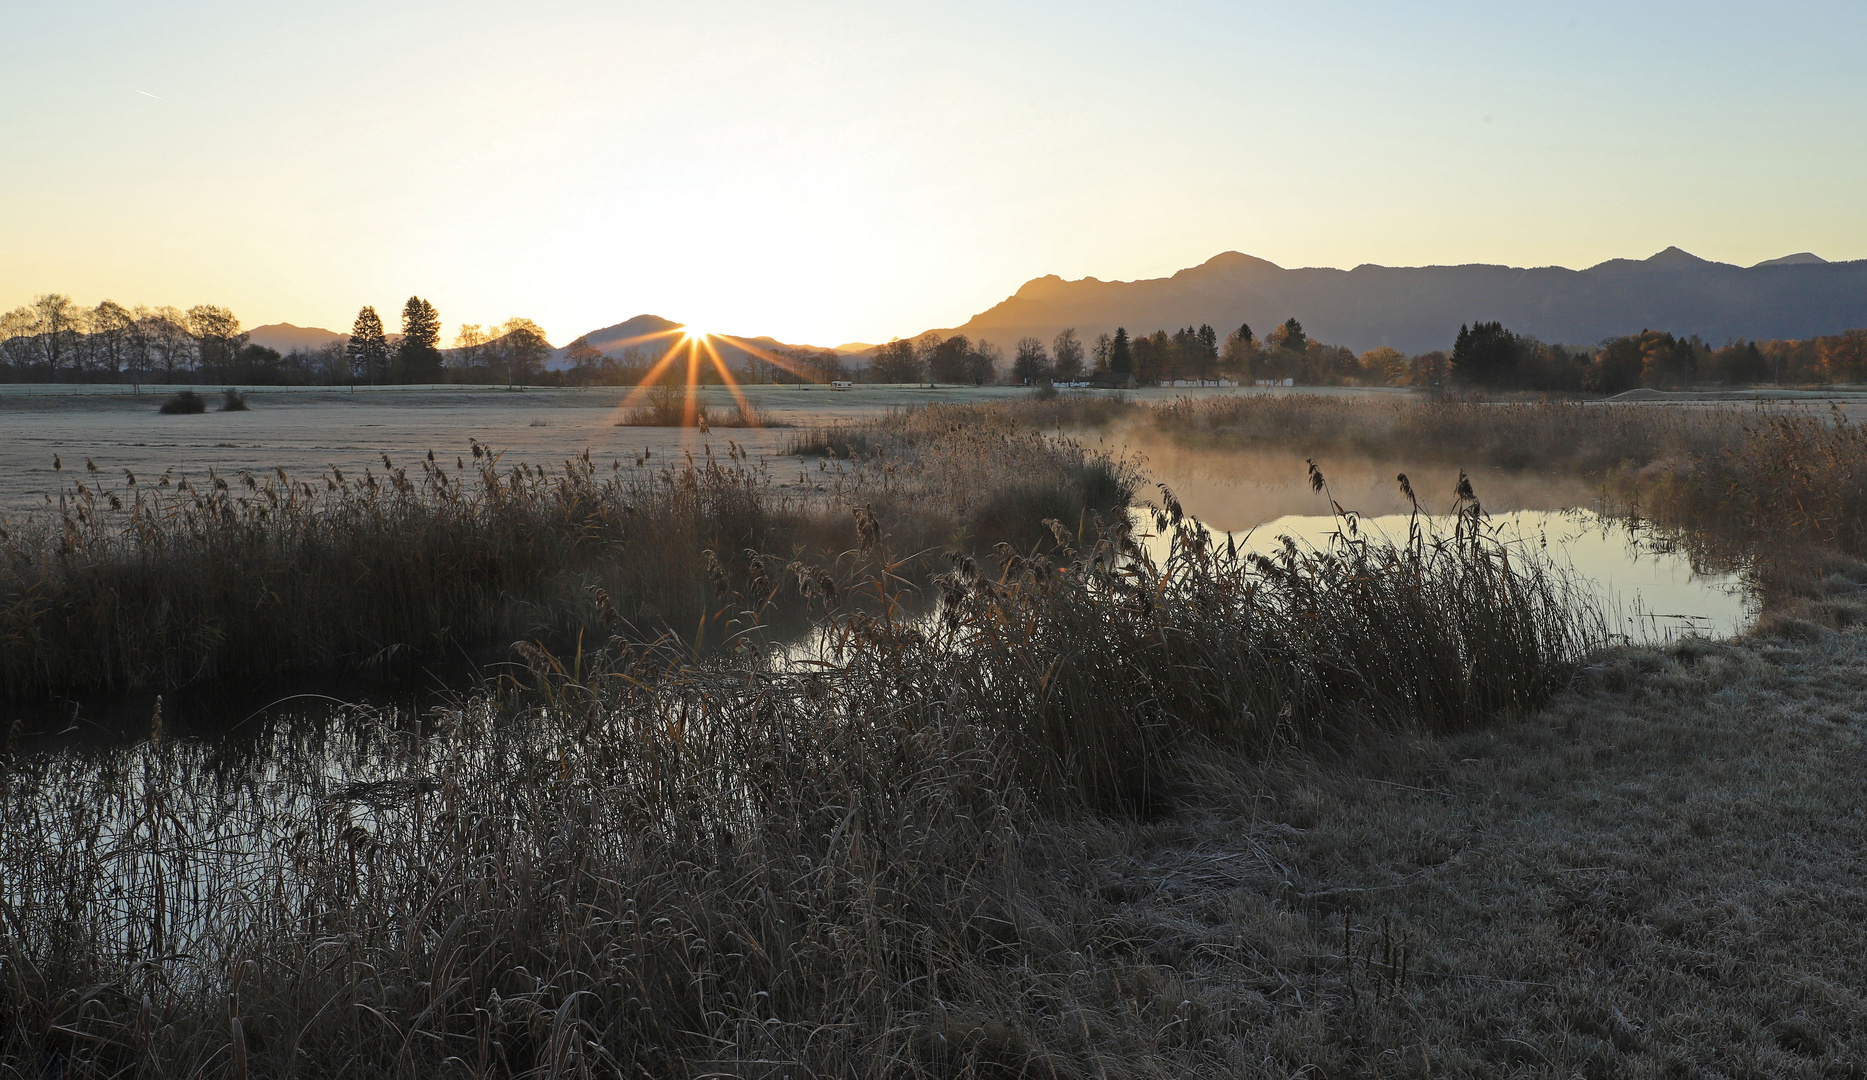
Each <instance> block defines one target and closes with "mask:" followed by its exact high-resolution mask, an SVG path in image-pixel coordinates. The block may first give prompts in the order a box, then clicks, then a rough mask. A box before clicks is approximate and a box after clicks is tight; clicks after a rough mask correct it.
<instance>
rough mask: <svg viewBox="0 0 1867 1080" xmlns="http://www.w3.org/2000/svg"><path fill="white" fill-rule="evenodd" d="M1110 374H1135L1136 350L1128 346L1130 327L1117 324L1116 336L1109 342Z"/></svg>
mask: <svg viewBox="0 0 1867 1080" xmlns="http://www.w3.org/2000/svg"><path fill="white" fill-rule="evenodd" d="M1109 374H1111V375H1133V374H1134V350H1132V349H1130V348H1129V347H1128V328H1127V327H1125V326H1117V327H1116V328H1115V337H1114V339H1113V340H1111V341H1110V342H1109Z"/></svg>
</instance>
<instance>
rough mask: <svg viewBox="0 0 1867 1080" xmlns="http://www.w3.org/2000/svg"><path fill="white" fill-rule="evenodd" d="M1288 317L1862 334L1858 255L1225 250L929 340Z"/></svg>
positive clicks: (1024, 304)
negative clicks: (1452, 261)
mask: <svg viewBox="0 0 1867 1080" xmlns="http://www.w3.org/2000/svg"><path fill="white" fill-rule="evenodd" d="M1293 316H1294V317H1295V318H1297V319H1299V320H1301V321H1302V323H1303V326H1304V328H1305V329H1306V330H1308V331H1309V333H1310V336H1311V337H1313V338H1316V339H1318V340H1321V341H1325V342H1329V343H1331V344H1341V345H1347V346H1348V347H1350V348H1352V349H1355V350H1357V351H1361V350H1364V349H1371V348H1374V347H1375V346H1377V345H1392V346H1394V347H1395V348H1398V349H1402V350H1405V351H1407V352H1425V351H1428V350H1431V349H1447V348H1450V347H1451V346H1452V340H1453V338H1454V337H1455V336H1456V335H1457V333H1458V328H1459V325H1460V324H1461V323H1470V322H1473V321H1478V320H1487V321H1488V320H1493V319H1495V320H1498V321H1500V322H1502V323H1504V325H1506V326H1508V327H1510V328H1511V329H1513V330H1516V331H1518V332H1520V333H1526V334H1530V335H1532V336H1534V337H1537V338H1540V339H1542V340H1544V341H1550V342H1563V343H1568V344H1592V343H1594V342H1598V341H1601V340H1602V339H1604V338H1609V337H1615V336H1619V335H1621V334H1629V333H1635V332H1638V331H1640V330H1643V329H1648V328H1652V329H1662V330H1671V331H1673V332H1675V333H1679V334H1698V335H1699V336H1701V337H1703V338H1704V339H1705V340H1707V341H1709V342H1712V343H1714V344H1717V343H1722V342H1723V341H1725V340H1726V339H1729V338H1733V337H1752V338H1802V337H1810V336H1813V335H1817V334H1831V333H1837V332H1839V331H1842V330H1847V329H1852V328H1855V327H1864V326H1867V260H1857V261H1852V262H1827V261H1824V260H1823V259H1821V258H1819V257H1818V256H1815V255H1813V254H1811V253H1808V252H1801V253H1798V254H1795V255H1789V256H1785V257H1784V258H1781V259H1772V260H1770V261H1769V262H1764V263H1759V264H1757V265H1756V266H1751V267H1741V266H1733V265H1730V264H1728V263H1717V262H1711V261H1708V260H1705V259H1701V258H1698V257H1697V256H1695V255H1691V254H1689V253H1687V252H1684V251H1681V250H1679V249H1678V248H1667V249H1666V250H1665V251H1662V252H1660V253H1659V254H1657V255H1654V256H1652V257H1651V258H1648V259H1611V260H1609V261H1607V262H1604V263H1601V264H1599V265H1596V266H1591V267H1589V268H1588V269H1586V270H1570V269H1566V268H1564V267H1559V266H1546V267H1537V268H1534V269H1525V268H1518V267H1509V266H1491V265H1484V264H1473V265H1467V266H1421V267H1391V266H1375V265H1372V264H1364V265H1361V266H1357V267H1355V268H1354V269H1353V270H1335V269H1328V268H1320V267H1306V268H1302V269H1295V270H1289V269H1285V268H1283V267H1281V266H1278V265H1277V264H1275V263H1272V262H1268V261H1266V260H1264V259H1259V258H1254V257H1252V256H1250V255H1244V254H1240V253H1239V252H1236V251H1228V252H1226V253H1224V254H1223V255H1219V256H1216V257H1214V258H1212V259H1210V260H1208V261H1207V262H1205V263H1203V264H1201V265H1199V266H1195V267H1191V268H1189V269H1186V270H1182V271H1180V272H1179V273H1177V274H1174V275H1173V276H1172V277H1167V278H1153V279H1148V280H1141V281H1099V280H1097V279H1096V278H1092V277H1091V278H1083V279H1081V280H1080V281H1065V280H1064V279H1062V278H1060V277H1057V276H1056V275H1050V276H1048V277H1041V278H1036V279H1034V280H1032V281H1029V282H1026V283H1025V285H1024V287H1023V288H1020V289H1019V290H1018V291H1017V292H1016V293H1015V294H1014V295H1012V296H1011V297H1009V298H1007V299H1006V300H1005V301H1004V302H1002V303H1000V304H998V305H996V306H994V307H992V308H991V309H990V310H987V311H984V312H981V313H980V314H978V315H975V316H973V317H972V318H971V319H970V320H968V321H967V322H966V323H965V324H964V325H961V326H958V327H954V328H952V329H948V330H940V331H936V332H937V333H941V334H951V333H963V334H966V335H967V336H969V337H974V338H983V339H985V340H988V341H992V342H995V343H996V344H998V345H1000V346H1001V347H1004V348H1005V349H1006V350H1007V351H1009V350H1010V349H1011V347H1012V346H1013V344H1014V343H1015V342H1016V341H1017V339H1018V338H1021V337H1025V336H1035V337H1039V338H1042V339H1044V340H1045V341H1049V340H1050V339H1051V337H1052V336H1054V335H1055V334H1056V333H1057V331H1059V330H1061V329H1063V328H1064V327H1069V326H1073V327H1075V328H1076V330H1077V333H1078V334H1079V335H1081V336H1082V337H1083V339H1084V340H1085V341H1093V340H1094V339H1095V336H1096V335H1097V334H1099V333H1112V332H1113V331H1114V330H1115V328H1116V327H1117V326H1126V327H1127V328H1128V330H1129V332H1130V333H1136V332H1140V333H1148V332H1151V331H1153V330H1156V329H1173V328H1176V327H1181V326H1196V325H1199V324H1201V323H1210V324H1212V325H1213V326H1214V327H1216V328H1217V329H1218V330H1219V331H1220V332H1221V333H1225V332H1228V331H1231V330H1233V329H1236V328H1237V327H1238V325H1239V324H1240V323H1249V324H1250V325H1251V328H1252V329H1253V331H1255V332H1256V333H1257V334H1258V335H1259V336H1260V337H1262V336H1263V334H1264V333H1265V332H1267V331H1269V330H1270V329H1271V328H1272V327H1273V326H1276V325H1277V324H1279V323H1281V322H1283V321H1284V320H1285V319H1288V318H1291V317H1293Z"/></svg>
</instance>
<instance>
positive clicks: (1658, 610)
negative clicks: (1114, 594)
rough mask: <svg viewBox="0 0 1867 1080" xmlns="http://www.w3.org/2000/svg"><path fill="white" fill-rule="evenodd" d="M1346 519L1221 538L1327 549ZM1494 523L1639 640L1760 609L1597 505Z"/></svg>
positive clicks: (1256, 547)
mask: <svg viewBox="0 0 1867 1080" xmlns="http://www.w3.org/2000/svg"><path fill="white" fill-rule="evenodd" d="M1408 524H1409V519H1408V516H1407V515H1404V514H1385V515H1381V516H1379V517H1373V518H1357V526H1358V529H1359V532H1360V535H1361V536H1362V537H1364V538H1367V539H1371V540H1380V539H1383V538H1385V539H1387V540H1391V541H1393V542H1395V543H1396V544H1405V543H1406V541H1407V530H1408ZM1453 524H1454V522H1453V519H1451V518H1450V517H1444V516H1431V517H1422V518H1421V519H1420V521H1419V525H1420V527H1421V528H1422V529H1423V530H1425V531H1428V532H1429V533H1432V534H1437V535H1449V534H1450V533H1451V532H1452V528H1453ZM1344 527H1345V526H1344V521H1343V519H1341V518H1338V517H1335V516H1332V515H1331V516H1322V515H1301V514H1289V515H1284V516H1282V517H1278V518H1274V519H1272V520H1270V521H1266V522H1264V523H1262V524H1260V525H1257V526H1255V527H1253V528H1248V529H1244V530H1235V531H1221V530H1215V531H1214V538H1215V539H1216V540H1219V541H1220V542H1221V543H1223V542H1224V540H1225V538H1226V537H1227V536H1229V537H1230V538H1231V540H1232V542H1233V543H1234V544H1236V545H1237V547H1238V549H1239V550H1240V551H1244V552H1257V553H1260V554H1266V555H1268V554H1271V553H1272V552H1274V551H1276V550H1279V549H1281V548H1282V546H1283V543H1282V538H1283V537H1285V536H1288V537H1290V538H1292V539H1294V540H1296V541H1297V542H1298V544H1299V545H1307V546H1311V547H1317V548H1326V547H1327V546H1329V544H1330V543H1331V542H1332V541H1333V539H1334V535H1335V534H1336V533H1337V532H1338V531H1340V530H1342V529H1343V528H1344ZM1486 529H1487V531H1488V532H1489V534H1490V535H1491V536H1492V537H1493V538H1494V539H1495V540H1496V541H1497V542H1498V543H1501V544H1503V545H1505V546H1506V547H1507V548H1508V549H1510V550H1513V551H1517V552H1520V553H1522V554H1524V555H1526V556H1531V557H1535V558H1538V559H1541V560H1543V561H1544V562H1546V563H1547V564H1549V565H1552V566H1554V567H1556V568H1558V569H1560V570H1563V571H1565V572H1567V573H1568V574H1569V575H1570V576H1571V578H1572V579H1573V580H1574V581H1575V582H1576V583H1577V584H1578V585H1579V586H1581V588H1582V591H1583V592H1584V593H1585V594H1587V595H1590V596H1592V597H1593V598H1594V600H1595V601H1596V602H1597V603H1599V604H1600V605H1601V608H1602V611H1603V612H1604V613H1605V614H1606V616H1607V623H1608V628H1609V630H1610V631H1611V632H1613V633H1615V634H1618V635H1620V636H1621V637H1623V638H1624V639H1625V640H1627V641H1630V642H1634V643H1640V644H1657V643H1663V642H1666V641H1672V640H1676V639H1678V638H1680V637H1684V636H1688V635H1690V636H1698V637H1707V638H1728V637H1733V636H1736V635H1737V634H1740V633H1742V632H1743V631H1744V630H1745V629H1746V628H1747V627H1748V626H1749V625H1750V624H1751V622H1752V621H1754V620H1755V618H1756V616H1757V603H1756V599H1755V596H1754V595H1753V594H1752V593H1751V592H1750V591H1749V589H1748V588H1747V585H1746V582H1745V581H1744V578H1743V576H1742V575H1741V574H1740V573H1738V572H1737V571H1736V570H1734V569H1729V568H1716V567H1706V566H1700V565H1696V564H1695V563H1694V561H1693V559H1692V557H1691V556H1690V555H1689V554H1688V553H1687V552H1686V551H1685V550H1683V549H1682V548H1681V547H1680V546H1679V545H1677V544H1675V543H1673V542H1672V540H1671V539H1670V538H1669V537H1667V536H1666V535H1664V534H1662V533H1660V532H1658V531H1656V530H1655V529H1653V528H1652V527H1651V526H1649V525H1645V524H1639V523H1631V522H1627V521H1621V520H1616V519H1614V518H1608V517H1603V516H1602V515H1601V514H1599V513H1596V512H1595V511H1593V510H1583V509H1568V510H1512V511H1507V512H1504V513H1499V514H1494V515H1492V516H1491V517H1490V518H1489V520H1488V522H1487V524H1486ZM1148 532H1149V534H1150V535H1148V537H1147V540H1146V542H1147V544H1148V545H1149V550H1150V552H1152V553H1153V554H1154V555H1155V557H1156V558H1162V557H1164V556H1165V555H1166V551H1167V544H1168V541H1167V539H1166V538H1165V537H1162V536H1154V535H1151V532H1152V530H1151V529H1150V530H1148Z"/></svg>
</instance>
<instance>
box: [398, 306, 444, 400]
mask: <svg viewBox="0 0 1867 1080" xmlns="http://www.w3.org/2000/svg"><path fill="white" fill-rule="evenodd" d="M395 366H396V378H397V381H399V382H410V383H431V382H440V381H441V316H440V313H439V312H437V311H435V310H434V305H433V304H430V303H429V302H428V301H426V300H423V299H422V298H421V297H419V296H411V297H409V298H408V303H406V304H404V305H402V341H401V343H400V344H399V345H397V346H396V350H395Z"/></svg>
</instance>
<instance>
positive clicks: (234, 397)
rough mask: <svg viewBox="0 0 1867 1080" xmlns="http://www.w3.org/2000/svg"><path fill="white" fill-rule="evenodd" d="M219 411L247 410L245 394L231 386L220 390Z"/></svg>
mask: <svg viewBox="0 0 1867 1080" xmlns="http://www.w3.org/2000/svg"><path fill="white" fill-rule="evenodd" d="M220 411H221V412H246V411H247V405H246V395H245V394H242V393H241V392H240V391H238V390H235V389H234V388H233V387H231V386H229V387H228V388H227V389H225V390H223V391H221V397H220Z"/></svg>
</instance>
